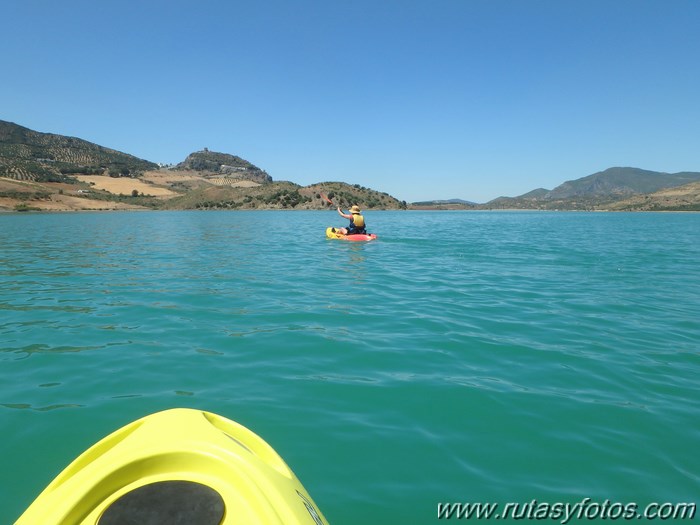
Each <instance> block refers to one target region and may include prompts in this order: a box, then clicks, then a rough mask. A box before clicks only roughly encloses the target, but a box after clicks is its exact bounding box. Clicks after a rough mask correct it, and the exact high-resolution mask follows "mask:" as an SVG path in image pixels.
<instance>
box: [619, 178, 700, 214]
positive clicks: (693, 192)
mask: <svg viewBox="0 0 700 525" xmlns="http://www.w3.org/2000/svg"><path fill="white" fill-rule="evenodd" d="M607 209H610V210H628V211H657V210H680V211H700V182H691V183H690V184H686V185H684V186H678V187H676V188H666V189H663V190H659V191H657V192H654V193H651V194H648V195H637V196H635V197H631V198H629V199H625V200H622V201H619V202H616V203H614V204H612V205H610V206H608V207H607Z"/></svg>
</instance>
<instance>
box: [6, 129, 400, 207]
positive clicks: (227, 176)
mask: <svg viewBox="0 0 700 525" xmlns="http://www.w3.org/2000/svg"><path fill="white" fill-rule="evenodd" d="M321 192H323V193H325V194H328V195H329V196H330V197H331V198H333V199H335V201H336V202H337V203H338V204H339V205H341V206H343V207H346V208H347V207H349V206H350V205H351V204H359V205H360V206H361V207H362V208H364V209H368V208H369V209H400V208H406V203H405V202H399V201H398V200H397V199H395V198H394V197H392V196H390V195H388V194H386V193H380V192H377V191H375V190H372V189H370V188H364V187H362V186H359V185H357V184H355V185H352V186H351V185H349V184H345V183H343V182H323V183H317V184H313V185H311V186H305V187H303V186H300V185H298V184H295V183H293V182H275V181H273V179H272V177H271V176H270V175H269V174H268V173H267V172H266V171H264V170H262V169H261V168H259V167H257V166H255V165H254V164H252V163H251V162H248V161H247V160H245V159H243V158H241V157H238V156H236V155H230V154H228V153H219V152H214V151H209V150H208V149H206V148H205V149H204V150H202V151H196V152H194V153H191V154H190V155H188V156H187V158H186V159H185V160H184V161H183V162H181V163H179V164H177V165H176V166H174V167H172V168H170V169H163V168H159V167H158V165H157V164H155V163H153V162H149V161H146V160H143V159H139V158H137V157H134V156H132V155H128V154H126V153H121V152H119V151H116V150H113V149H109V148H105V147H103V146H99V145H97V144H93V143H91V142H88V141H85V140H82V139H78V138H75V137H66V136H63V135H55V134H52V133H40V132H37V131H33V130H30V129H28V128H25V127H22V126H18V125H17V124H14V123H11V122H5V121H0V210H6V211H7V210H10V211H11V210H20V211H28V210H47V211H64V210H65V211H67V210H114V209H134V210H137V209H326V208H327V207H328V203H327V202H326V201H325V200H324V199H323V198H322V197H321Z"/></svg>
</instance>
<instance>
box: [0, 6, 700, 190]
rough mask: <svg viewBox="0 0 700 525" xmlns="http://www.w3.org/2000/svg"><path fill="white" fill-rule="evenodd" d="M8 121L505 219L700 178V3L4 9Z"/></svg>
mask: <svg viewBox="0 0 700 525" xmlns="http://www.w3.org/2000/svg"><path fill="white" fill-rule="evenodd" d="M0 2H1V3H0V5H1V6H2V13H3V30H2V32H0V46H1V48H2V50H3V53H2V54H1V55H0V71H2V81H1V82H0V100H2V106H1V108H2V110H1V111H0V119H2V120H9V121H12V122H15V123H17V124H20V125H23V126H26V127H29V128H31V129H35V130H37V131H43V132H51V133H59V134H63V135H71V136H76V137H80V138H83V139H85V140H89V141H91V142H95V143H97V144H100V145H103V146H107V147H111V148H114V149H117V150H120V151H124V152H127V153H131V154H134V155H136V156H139V157H142V158H145V159H148V160H151V161H154V162H163V163H177V162H180V161H182V160H183V159H184V158H185V157H186V156H187V155H188V154H189V153H191V152H193V151H197V150H201V149H202V148H204V147H207V148H209V149H210V150H213V151H222V152H226V153H232V154H235V155H239V156H241V157H243V158H245V159H247V160H249V161H250V162H252V163H253V164H256V165H257V166H259V167H261V168H263V169H265V170H266V171H267V172H268V173H269V174H270V175H271V176H272V177H273V179H274V180H290V181H292V182H296V183H298V184H302V185H306V184H311V183H314V182H321V181H344V182H349V183H352V184H361V185H363V186H367V187H370V188H373V189H376V190H379V191H385V192H387V193H389V194H391V195H393V196H395V197H397V198H399V199H401V200H406V201H409V202H413V201H417V200H423V199H448V198H462V199H467V200H473V201H477V202H486V201H488V200H490V199H493V198H495V197H498V196H501V195H507V196H515V195H520V194H522V193H525V192H527V191H529V190H532V189H534V188H538V187H546V188H553V187H555V186H557V185H558V184H560V183H562V182H564V181H566V180H571V179H576V178H579V177H583V176H586V175H590V174H592V173H595V172H597V171H601V170H603V169H606V168H609V167H612V166H633V167H638V168H644V169H650V170H657V171H666V172H677V171H700V157H699V152H700V31H699V30H698V24H699V23H700V2H699V1H697V0H654V1H652V0H602V1H601V0H419V1H417V0H400V1H399V0H397V1H394V0H355V1H334V0H322V1H321V0H319V1H315V0H296V1H281V0H270V1H268V0H256V1H254V2H253V1H247V2H239V1H223V0H216V1H214V0H198V1H196V2H195V1H181V0H167V1H160V0H154V1H149V0H139V1H134V0H120V1H114V0H101V1H94V0H89V1H88V0H64V1H61V2H56V1H54V0H26V1H19V0H16V1H13V0H0Z"/></svg>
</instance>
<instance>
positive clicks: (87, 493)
mask: <svg viewBox="0 0 700 525" xmlns="http://www.w3.org/2000/svg"><path fill="white" fill-rule="evenodd" d="M190 500H191V501H190ZM158 513H162V514H158ZM193 513H195V514H196V515H194V514H193ZM173 516H175V517H176V518H177V519H174V518H173ZM160 518H162V521H161V520H160ZM129 520H132V521H129ZM124 522H126V523H168V524H172V525H177V524H180V523H183V524H184V523H195V522H196V523H202V524H203V525H210V524H211V525H233V524H234V523H235V524H238V523H249V524H254V525H263V524H268V525H269V524H276V525H282V524H295V525H302V524H303V525H307V524H308V525H328V522H327V521H326V519H325V518H324V517H323V515H322V514H321V512H320V511H319V510H318V508H317V507H316V504H315V503H314V502H313V500H312V499H311V497H310V496H309V494H308V493H307V492H306V490H305V489H304V487H303V486H302V485H301V483H300V482H299V480H298V479H297V478H296V476H295V475H294V473H293V472H292V471H291V470H290V469H289V467H288V466H287V464H286V463H285V462H284V461H283V460H282V458H281V457H280V456H279V455H278V454H277V453H276V452H275V451H274V449H273V448H272V447H270V445H268V444H267V443H266V442H265V441H264V440H263V439H262V438H260V437H259V436H258V435H256V434H255V433H253V432H251V431H250V430H248V429H247V428H245V427H244V426H242V425H239V424H238V423H236V422H234V421H231V420H229V419H226V418H224V417H221V416H218V415H216V414H213V413H210V412H203V411H199V410H192V409H184V408H177V409H171V410H166V411H164V412H158V413H156V414H152V415H150V416H147V417H144V418H142V419H139V420H137V421H134V422H133V423H130V424H128V425H126V426H125V427H122V428H121V429H119V430H117V431H116V432H114V433H112V434H110V435H109V436H107V437H106V438H104V439H102V440H101V441H99V442H98V443H96V444H95V445H93V446H92V447H91V448H89V449H88V450H86V451H85V452H84V453H83V454H81V455H80V456H79V457H78V458H77V459H76V460H75V461H73V463H71V464H70V465H69V466H68V467H66V469H65V470H64V471H63V472H61V474H59V475H58V477H56V479H54V480H53V481H52V482H51V483H50V484H49V486H48V487H47V488H46V489H45V490H44V491H43V492H42V493H41V494H40V495H39V497H38V498H37V499H36V500H35V501H34V502H33V503H32V504H31V505H30V506H29V508H28V509H27V510H26V511H25V512H24V514H22V516H21V517H20V518H19V520H18V521H17V522H16V523H15V525H37V524H42V525H111V524H116V523H124Z"/></svg>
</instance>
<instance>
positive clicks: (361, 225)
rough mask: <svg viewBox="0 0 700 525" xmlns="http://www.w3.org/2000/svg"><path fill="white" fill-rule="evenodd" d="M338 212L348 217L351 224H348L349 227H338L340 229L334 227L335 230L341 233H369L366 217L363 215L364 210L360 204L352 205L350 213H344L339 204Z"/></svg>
mask: <svg viewBox="0 0 700 525" xmlns="http://www.w3.org/2000/svg"><path fill="white" fill-rule="evenodd" d="M338 213H339V214H340V216H341V217H345V218H346V219H350V224H349V225H348V227H347V228H338V229H334V231H337V232H338V233H340V234H342V235H353V234H356V233H360V234H366V233H367V228H366V224H365V218H364V217H363V216H362V210H360V207H359V206H357V205H354V206H352V207H351V208H350V213H343V210H341V209H340V206H338Z"/></svg>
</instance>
